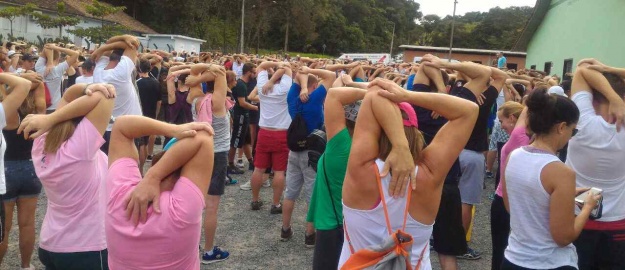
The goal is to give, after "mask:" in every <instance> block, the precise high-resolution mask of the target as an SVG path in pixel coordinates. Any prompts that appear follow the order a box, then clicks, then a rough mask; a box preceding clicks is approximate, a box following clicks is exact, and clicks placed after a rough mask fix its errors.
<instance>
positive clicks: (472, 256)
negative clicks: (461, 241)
mask: <svg viewBox="0 0 625 270" xmlns="http://www.w3.org/2000/svg"><path fill="white" fill-rule="evenodd" d="M456 258H458V259H462V260H479V259H480V258H482V255H481V254H480V253H479V252H477V251H475V250H473V249H472V248H467V253H466V254H464V255H460V256H456Z"/></svg>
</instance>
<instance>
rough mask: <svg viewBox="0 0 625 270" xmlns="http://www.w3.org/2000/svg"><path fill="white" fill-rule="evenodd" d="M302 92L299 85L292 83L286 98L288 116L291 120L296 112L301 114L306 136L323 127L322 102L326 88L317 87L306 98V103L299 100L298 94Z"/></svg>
mask: <svg viewBox="0 0 625 270" xmlns="http://www.w3.org/2000/svg"><path fill="white" fill-rule="evenodd" d="M301 90H302V88H301V87H300V85H299V84H296V83H293V85H292V86H291V89H290V90H289V94H288V95H287V97H286V100H287V103H288V104H289V115H290V116H291V118H295V116H296V115H297V113H298V112H301V113H302V117H303V118H304V121H305V122H306V128H307V129H308V134H310V133H312V132H313V130H315V129H320V128H321V127H322V126H323V102H324V101H325V99H326V94H327V91H326V88H325V87H324V86H323V85H319V87H317V89H315V91H313V92H312V93H310V95H309V96H308V102H306V103H302V101H301V100H300V99H299V93H300V91H301Z"/></svg>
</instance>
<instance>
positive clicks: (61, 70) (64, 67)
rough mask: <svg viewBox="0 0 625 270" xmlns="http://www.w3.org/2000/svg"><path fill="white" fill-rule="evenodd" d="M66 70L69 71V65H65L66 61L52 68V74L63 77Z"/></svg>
mask: <svg viewBox="0 0 625 270" xmlns="http://www.w3.org/2000/svg"><path fill="white" fill-rule="evenodd" d="M68 69H69V64H68V63H67V61H63V63H60V64H58V65H56V67H54V73H55V74H57V75H58V76H63V74H64V73H65V71H67V70H68Z"/></svg>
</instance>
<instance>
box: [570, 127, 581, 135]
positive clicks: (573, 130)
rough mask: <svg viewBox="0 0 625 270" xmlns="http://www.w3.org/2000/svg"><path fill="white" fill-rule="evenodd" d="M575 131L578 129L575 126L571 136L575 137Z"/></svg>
mask: <svg viewBox="0 0 625 270" xmlns="http://www.w3.org/2000/svg"><path fill="white" fill-rule="evenodd" d="M577 132H579V130H578V129H576V128H574V129H573V135H571V137H575V135H576V134H577Z"/></svg>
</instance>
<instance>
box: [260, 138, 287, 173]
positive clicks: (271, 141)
mask: <svg viewBox="0 0 625 270" xmlns="http://www.w3.org/2000/svg"><path fill="white" fill-rule="evenodd" d="M288 161H289V147H288V146H287V144H286V130H280V131H275V130H267V129H264V128H260V130H259V131H258V139H257V142H256V156H254V167H256V168H261V169H267V168H269V167H271V168H272V169H273V171H275V172H284V171H286V165H287V163H288Z"/></svg>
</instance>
